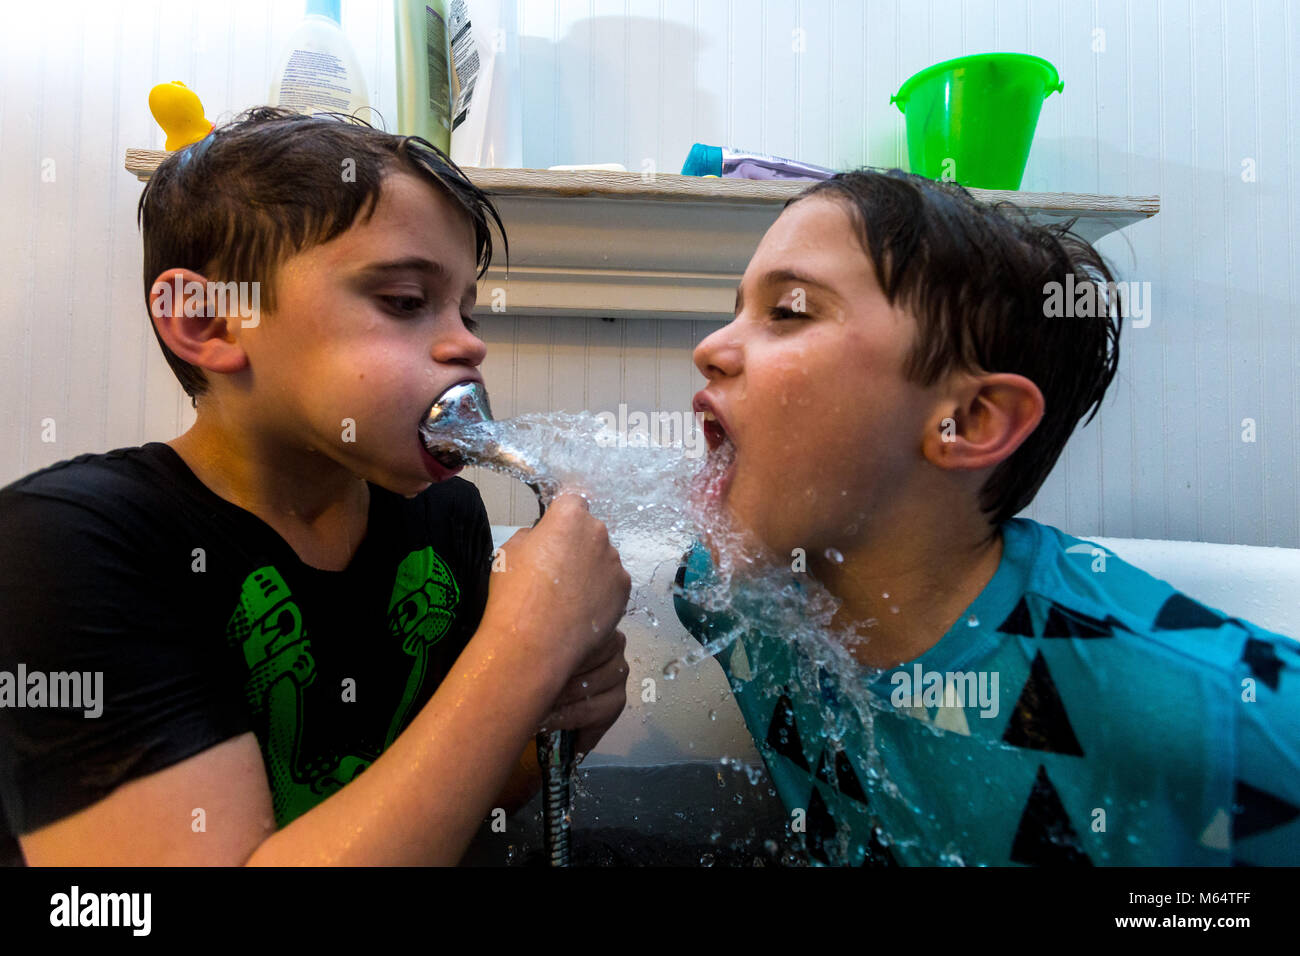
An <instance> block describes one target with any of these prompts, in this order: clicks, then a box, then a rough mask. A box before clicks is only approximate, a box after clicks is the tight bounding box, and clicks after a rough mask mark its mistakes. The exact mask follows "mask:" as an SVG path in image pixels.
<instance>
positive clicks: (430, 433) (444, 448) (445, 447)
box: [420, 382, 545, 502]
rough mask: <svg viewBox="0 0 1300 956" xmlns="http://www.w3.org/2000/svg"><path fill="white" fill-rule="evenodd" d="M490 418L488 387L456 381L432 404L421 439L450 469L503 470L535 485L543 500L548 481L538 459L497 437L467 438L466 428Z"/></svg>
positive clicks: (535, 489)
mask: <svg viewBox="0 0 1300 956" xmlns="http://www.w3.org/2000/svg"><path fill="white" fill-rule="evenodd" d="M490 421H493V418H492V406H491V405H490V404H489V403H488V393H487V388H486V386H484V384H483V383H482V382H457V383H456V384H455V385H453V386H451V387H450V388H448V389H447V390H446V391H445V392H443V393H442V394H441V395H439V396H438V397H437V398H436V399H434V402H433V404H432V405H431V406H429V411H428V412H427V413H426V414H425V416H424V421H423V422H421V423H420V439H421V440H422V441H423V442H424V447H425V448H427V449H428V450H429V454H430V455H432V456H433V457H434V458H435V459H437V460H438V461H439V462H441V463H442V464H444V465H446V466H448V467H449V468H456V467H459V466H461V465H482V466H483V467H485V468H491V469H492V470H494V471H500V472H504V473H505V474H507V475H511V476H513V477H515V478H518V479H519V480H520V481H522V482H524V483H525V484H526V485H528V486H529V487H530V488H532V489H533V491H534V492H536V493H537V495H538V497H539V502H540V499H541V497H542V494H543V492H542V490H540V489H541V486H542V485H544V484H545V482H543V481H542V479H541V478H540V477H539V475H540V473H541V469H540V467H539V465H538V463H537V462H535V461H533V460H532V459H530V458H529V457H527V456H526V455H524V454H523V452H521V451H519V450H518V449H516V448H511V447H508V446H506V445H503V444H501V442H500V441H498V440H497V439H496V438H495V437H494V436H484V437H483V438H482V440H479V441H473V442H467V441H466V439H465V431H466V429H471V428H472V427H473V426H475V425H481V424H483V423H484V422H490ZM470 445H472V446H473V447H468V446H470Z"/></svg>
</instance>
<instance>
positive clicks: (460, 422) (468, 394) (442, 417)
mask: <svg viewBox="0 0 1300 956" xmlns="http://www.w3.org/2000/svg"><path fill="white" fill-rule="evenodd" d="M490 421H492V406H491V405H490V404H489V403H488V393H487V389H486V388H485V387H484V386H483V383H482V382H457V383H456V384H455V385H453V386H451V387H450V388H448V389H447V390H446V391H445V392H443V393H442V394H441V395H439V396H438V397H437V398H436V399H434V402H433V404H432V405H431V406H430V407H429V411H428V412H427V413H425V416H424V421H423V422H421V423H420V438H421V440H423V442H424V447H425V448H427V449H428V450H429V454H430V455H432V456H433V457H434V458H436V459H437V460H438V461H439V462H441V463H442V464H444V465H446V466H448V467H449V468H456V467H459V466H461V465H465V464H468V463H469V462H468V460H467V458H466V456H465V455H464V454H463V453H462V452H461V450H460V449H459V448H457V446H456V445H454V444H453V443H452V442H451V440H450V439H451V438H452V437H453V436H455V435H456V433H457V432H459V431H460V430H461V429H463V428H464V427H465V426H466V425H477V424H480V423H481V422H490Z"/></svg>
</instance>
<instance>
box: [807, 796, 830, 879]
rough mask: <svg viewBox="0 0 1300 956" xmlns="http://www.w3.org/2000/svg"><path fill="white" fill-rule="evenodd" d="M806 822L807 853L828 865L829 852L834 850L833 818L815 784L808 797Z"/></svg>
mask: <svg viewBox="0 0 1300 956" xmlns="http://www.w3.org/2000/svg"><path fill="white" fill-rule="evenodd" d="M807 823H808V855H809V856H811V857H812V858H813V859H815V860H819V861H821V862H822V863H825V864H827V865H829V864H830V862H831V853H832V852H834V850H835V833H836V830H835V820H834V819H833V818H832V817H831V812H830V810H828V809H827V808H826V801H825V800H823V799H822V795H821V792H820V791H819V790H818V789H817V785H816V784H813V789H812V796H811V797H809V798H808V820H807Z"/></svg>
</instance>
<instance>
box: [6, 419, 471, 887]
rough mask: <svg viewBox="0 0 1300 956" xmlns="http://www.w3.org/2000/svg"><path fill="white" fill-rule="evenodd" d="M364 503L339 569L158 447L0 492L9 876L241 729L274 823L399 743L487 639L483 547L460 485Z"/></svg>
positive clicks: (377, 493) (88, 460)
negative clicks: (464, 653) (26, 858)
mask: <svg viewBox="0 0 1300 956" xmlns="http://www.w3.org/2000/svg"><path fill="white" fill-rule="evenodd" d="M369 488H370V513H369V523H368V525H367V531H366V535H365V538H364V539H363V540H362V542H361V544H360V546H359V548H358V550H357V552H356V554H355V556H354V557H353V559H352V562H351V563H350V564H349V566H348V567H347V569H346V570H344V571H323V570H320V569H317V568H312V567H309V566H308V565H306V564H304V563H303V562H302V561H300V560H299V559H298V557H297V555H296V554H295V553H294V551H293V549H292V548H290V547H289V545H288V544H287V543H286V542H285V541H284V539H283V538H281V537H280V535H279V534H277V533H276V532H275V531H274V530H273V529H272V528H271V527H270V526H269V525H267V524H266V523H265V522H263V521H262V520H261V519H260V518H258V517H257V516H255V515H253V514H252V513H251V512H248V511H245V510H244V509H242V508H239V507H237V506H236V505H233V504H231V503H230V502H228V501H225V500H224V499H222V498H220V497H218V496H217V495H216V494H215V493H213V492H212V491H211V490H210V489H209V488H207V486H205V485H204V484H203V483H202V482H201V481H199V479H198V478H197V476H195V474H194V473H193V472H192V471H191V470H190V469H189V467H188V466H187V465H186V464H185V462H184V460H183V459H182V458H181V457H180V456H179V455H178V454H177V453H176V452H175V451H174V450H173V449H172V448H171V447H170V446H168V445H165V444H161V443H158V442H150V443H149V444H146V445H144V446H143V447H140V448H120V449H116V450H114V451H110V452H106V453H104V454H90V455H80V456H78V457H76V458H73V459H71V460H69V461H63V462H59V463H58V464H55V465H52V466H50V467H48V468H45V469H43V470H41V471H38V472H35V473H33V474H31V475H28V476H27V477H25V478H22V479H20V480H19V481H16V482H14V483H13V484H11V485H9V486H7V487H5V488H3V489H0V863H9V864H21V863H22V855H21V853H20V851H19V846H18V842H17V840H16V839H15V836H16V835H17V834H22V833H29V832H31V831H32V830H35V829H37V828H39V827H41V826H44V825H46V824H48V823H51V822H53V821H55V820H58V819H60V818H61V817H64V816H66V815H68V814H71V813H73V812H75V811H77V810H80V809H83V808H85V807H87V806H89V805H91V804H93V803H95V802H96V801H98V800H100V799H102V798H103V797H105V796H107V795H108V794H109V793H110V792H112V791H113V790H114V789H115V788H116V787H118V786H120V785H121V784H123V783H125V782H127V781H128V780H131V779H133V778H136V777H141V776H144V775H146V774H150V773H154V772H156V771H158V770H162V769H164V768H165V767H168V766H170V765H172V764H175V763H177V762H179V761H181V760H184V759H185V758H187V757H191V756H193V755H195V754H197V753H200V752H201V751H203V750H206V749H207V748H209V747H212V746H214V745H216V744H219V743H221V742H222V741H225V740H229V739H231V738H232V737H236V736H239V735H241V734H243V733H246V732H248V731H250V730H251V731H253V732H254V733H255V734H256V735H257V739H258V743H259V744H260V746H261V750H262V757H263V762H264V764H265V767H266V771H267V777H268V780H269V781H270V786H271V795H272V799H273V803H274V807H275V816H276V823H277V825H278V826H281V827H283V826H285V825H286V824H287V823H289V822H290V821H291V820H293V819H294V818H296V817H297V816H299V815H300V814H302V813H304V812H306V811H307V810H309V809H311V808H312V807H313V806H315V805H316V804H318V803H319V802H320V801H322V800H324V799H325V798H326V797H328V796H329V795H330V794H332V793H334V792H336V791H337V790H338V789H339V788H341V787H342V786H343V785H345V784H346V783H348V782H349V781H350V780H352V779H353V778H354V777H355V776H356V775H357V774H358V773H360V772H361V771H363V770H364V769H366V767H368V766H369V765H370V763H371V762H373V761H374V760H375V758H377V757H378V756H379V754H380V753H382V752H383V751H384V749H386V748H387V747H388V746H389V745H390V744H391V743H392V741H393V739H394V738H395V737H396V736H397V735H398V734H399V733H400V732H401V731H402V730H403V729H404V728H405V727H406V726H407V725H408V724H409V723H410V721H411V720H412V719H413V718H414V716H415V715H416V713H418V712H419V710H420V708H421V707H422V706H423V705H424V704H425V703H426V702H427V701H428V700H429V698H430V697H431V696H432V694H433V692H434V690H435V689H436V688H437V686H438V685H439V684H440V683H441V682H442V680H443V678H444V677H445V676H446V674H447V672H448V671H449V670H450V668H451V666H452V664H453V663H454V662H455V660H456V657H457V655H458V654H459V653H460V651H461V649H462V648H463V647H464V646H465V644H466V643H467V642H468V640H469V639H470V637H471V636H472V635H473V633H474V631H475V629H476V628H477V627H478V623H479V619H480V618H481V617H482V614H483V608H484V605H485V604H486V602H487V589H488V574H489V570H490V567H491V553H492V536H491V531H490V528H489V525H488V519H487V513H486V511H485V510H484V508H483V502H482V499H481V498H480V497H479V494H478V490H477V489H476V488H475V487H474V486H473V485H471V484H470V483H469V482H466V481H463V480H461V479H459V478H453V479H450V480H448V481H445V482H441V483H438V484H434V485H432V486H430V487H429V488H428V489H426V490H425V491H424V492H423V493H421V494H420V495H417V496H416V497H414V498H410V499H407V498H403V497H402V496H401V495H397V494H394V493H393V492H390V491H387V490H385V489H383V488H380V487H378V486H376V485H374V484H370V486H369ZM97 675H102V676H97ZM97 682H98V688H99V689H98V690H97V689H96V687H97ZM96 711H98V713H97V714H96Z"/></svg>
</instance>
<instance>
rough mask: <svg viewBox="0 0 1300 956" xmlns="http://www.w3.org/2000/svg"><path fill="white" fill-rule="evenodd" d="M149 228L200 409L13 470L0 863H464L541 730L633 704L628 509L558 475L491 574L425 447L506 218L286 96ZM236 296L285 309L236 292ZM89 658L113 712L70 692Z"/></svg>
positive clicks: (165, 327)
mask: <svg viewBox="0 0 1300 956" xmlns="http://www.w3.org/2000/svg"><path fill="white" fill-rule="evenodd" d="M140 215H141V225H142V230H143V234H144V281H145V290H146V293H147V296H148V301H149V305H150V310H151V313H152V315H153V318H154V332H155V334H156V336H157V337H158V340H159V343H160V344H161V345H162V347H163V351H164V354H165V356H166V358H167V361H168V363H169V365H170V366H171V367H172V369H173V370H174V371H175V372H176V374H177V377H178V378H179V379H180V381H181V383H182V385H183V386H184V388H185V390H186V392H187V393H188V394H189V395H190V396H191V397H192V399H193V401H194V403H195V407H196V408H197V420H196V422H195V424H194V426H193V427H192V428H191V429H190V430H189V431H187V432H186V433H185V434H183V435H181V436H180V437H178V438H176V439H173V440H172V441H170V442H166V443H158V442H150V443H148V444H146V445H144V446H143V447H140V448H123V449H117V450H115V451H111V452H108V453H106V454H99V455H81V456H78V457H76V458H74V459H72V460H71V461H64V462H60V463H58V464H56V465H53V466H50V467H48V468H45V469H42V470H40V471H38V472H36V473H34V474H31V475H28V476H27V477H25V478H23V479H21V480H20V481H17V482H15V483H14V484H12V485H10V486H9V487H7V488H5V489H3V490H0V809H2V812H0V855H6V856H8V857H9V862H18V853H17V850H18V848H19V846H21V850H22V854H23V856H25V858H26V862H28V863H30V864H32V865H61V864H201V863H212V864H227V865H234V864H245V863H248V864H272V865H275V864H288V863H309V864H310V863H321V864H325V863H340V864H416V863H443V864H452V863H455V862H457V861H458V860H459V858H460V856H461V855H462V853H463V852H464V849H465V847H466V846H467V845H468V843H469V841H470V839H471V838H472V837H473V835H474V833H475V832H476V830H477V828H478V826H479V824H480V823H481V822H482V820H483V819H484V818H485V817H486V816H487V814H488V813H489V811H490V810H491V809H492V808H493V807H494V806H505V807H507V808H509V807H513V806H517V805H520V804H522V803H523V802H524V801H525V800H526V799H527V798H528V797H529V796H530V795H531V793H532V792H533V791H534V790H535V789H536V785H537V783H536V777H537V768H536V761H535V757H534V756H533V752H534V747H533V738H534V734H535V733H536V732H537V730H538V729H539V726H540V725H542V724H545V725H547V726H549V727H552V728H570V729H575V730H577V731H578V738H577V749H578V750H579V752H586V751H589V750H590V749H591V747H592V746H593V745H594V744H595V743H596V741H597V740H599V739H600V737H601V735H602V734H603V733H604V732H605V731H606V730H607V729H608V728H609V727H610V726H611V725H612V724H613V722H614V721H615V720H616V719H617V717H618V715H619V713H620V712H621V711H622V708H623V706H624V703H625V691H624V687H623V685H624V681H625V679H626V674H627V664H626V661H625V660H624V657H623V646H624V640H623V637H622V635H621V634H620V633H619V632H618V631H617V630H616V629H615V628H616V626H617V624H618V621H619V619H620V617H621V616H622V614H623V612H624V610H625V609H626V603H627V597H628V593H629V587H630V580H629V578H628V576H627V574H626V572H625V571H623V569H622V566H621V564H620V562H619V559H618V555H617V553H616V552H615V551H614V549H613V548H612V547H611V545H610V543H609V539H608V536H607V535H606V532H605V529H604V527H603V525H601V524H600V522H598V521H596V520H595V519H594V518H592V517H591V515H590V514H589V513H587V511H586V509H585V507H584V505H583V503H582V501H581V499H579V498H577V497H576V496H572V495H562V496H560V497H559V498H557V499H556V501H555V503H554V504H553V506H552V507H551V508H550V509H549V510H548V512H547V515H546V517H545V519H543V520H542V521H541V522H540V523H539V524H538V525H537V527H536V528H534V529H532V530H531V531H526V532H520V533H519V534H518V535H516V536H515V537H514V538H512V539H511V541H509V542H507V544H506V545H505V546H504V548H503V552H504V553H503V555H501V556H499V557H498V558H497V560H496V562H495V566H496V567H497V568H498V569H499V573H494V574H490V573H489V569H490V568H491V567H493V564H494V562H493V561H492V542H491V536H490V533H489V527H488V520H487V515H486V513H485V511H484V508H483V504H482V501H481V500H480V498H479V496H478V493H477V491H476V489H475V488H474V487H473V486H472V485H470V484H469V483H467V482H465V481H463V480H461V479H459V478H455V477H454V476H453V472H451V471H448V470H447V469H445V468H443V467H442V466H441V465H440V464H438V463H437V462H436V461H434V460H433V459H432V458H431V457H430V456H429V455H428V453H427V452H426V451H425V450H424V448H423V446H422V445H421V443H420V441H419V438H418V434H417V426H418V425H419V422H420V420H421V418H422V417H423V414H424V413H425V411H426V410H427V409H428V407H429V405H430V404H431V403H432V401H433V400H434V399H435V398H436V397H437V396H438V395H439V394H440V393H441V392H442V391H443V390H445V389H446V388H447V387H448V386H450V385H452V384H454V383H456V382H460V381H473V380H481V377H480V375H479V372H478V366H479V365H480V363H481V362H482V360H483V357H484V352H485V346H484V345H483V343H482V341H480V340H479V339H478V338H477V337H476V336H475V335H474V333H473V329H474V323H473V320H472V319H471V318H470V317H469V316H470V312H471V311H472V309H473V306H474V300H475V296H476V278H477V277H478V276H481V275H482V272H483V271H485V270H486V268H487V265H488V263H489V261H490V258H491V254H492V243H491V235H490V232H489V219H491V220H494V221H495V222H496V223H497V225H498V227H499V226H500V219H499V218H498V217H497V214H496V211H495V209H494V208H493V207H492V205H491V203H490V201H489V200H488V199H487V197H486V196H485V195H484V194H483V193H482V192H480V191H479V190H478V189H477V188H476V187H474V185H473V184H472V183H470V182H469V180H468V179H466V178H465V177H464V175H463V174H462V173H461V172H460V170H459V169H457V168H456V167H454V166H453V165H452V164H450V162H449V161H448V160H447V159H446V157H444V156H443V155H442V154H440V153H438V152H437V151H436V150H433V149H432V148H431V147H429V146H428V144H426V143H424V142H423V141H421V140H413V139H409V138H404V137H399V136H394V135H390V134H387V133H383V132H381V131H378V130H374V129H371V128H369V127H368V126H365V125H364V124H359V123H351V122H340V121H338V120H335V119H329V118H319V117H317V118H308V117H303V116H298V115H295V114H292V113H286V112H281V111H277V110H270V109H259V110H253V111H250V112H249V113H248V114H245V116H243V117H240V118H239V119H237V120H236V121H235V122H234V123H232V124H230V125H228V126H225V127H222V128H219V129H217V130H216V131H214V132H213V133H212V134H210V135H209V136H208V137H206V138H205V139H203V140H201V141H199V142H198V143H197V144H195V145H193V146H191V147H189V148H187V149H185V150H181V151H179V152H178V153H176V154H173V155H172V156H170V157H169V158H168V159H167V160H166V161H165V162H164V163H163V164H162V165H161V166H160V167H159V169H158V171H157V172H156V174H155V175H154V177H153V178H152V180H151V182H150V183H149V185H148V186H147V188H146V190H145V193H144V195H143V196H142V198H141V203H140ZM476 266H477V267H478V268H477V269H476ZM231 282H233V283H256V284H255V285H253V286H252V289H253V290H254V294H253V295H247V296H245V297H244V298H243V299H240V300H239V301H241V302H248V301H253V302H257V303H258V304H259V306H260V308H259V309H258V310H257V311H255V312H254V313H253V314H251V315H235V314H233V312H232V311H231V310H230V309H229V308H226V309H214V308H213V307H212V303H213V301H214V300H215V299H216V295H215V292H217V291H220V287H219V286H217V285H216V284H217V283H231ZM227 288H228V289H233V288H235V287H233V286H232V287H227ZM240 291H245V288H242V287H241V288H240ZM177 293H179V294H177ZM225 301H226V302H227V303H231V302H234V301H236V299H235V298H234V297H233V296H230V297H227V298H226V299H225ZM196 303H198V304H197V305H196ZM20 670H21V672H22V673H23V674H24V675H26V676H25V680H24V681H23V686H18V684H17V681H16V679H15V678H14V677H11V679H10V681H9V682H8V690H9V695H8V699H6V696H5V690H6V687H5V682H4V681H3V673H4V672H6V671H7V672H9V674H10V675H17V674H18V673H19V672H20ZM82 674H90V675H95V674H100V675H102V698H103V699H102V700H101V701H99V702H98V706H99V708H100V710H101V713H100V715H99V716H97V717H89V716H87V711H86V709H85V708H84V707H82V708H75V709H74V708H72V707H69V706H66V705H67V704H68V699H67V694H66V693H61V694H59V693H50V691H52V690H54V689H55V688H56V687H57V688H59V689H61V690H66V689H67V688H68V687H70V686H71V685H72V683H75V681H74V680H73V678H72V677H69V676H68V675H82ZM61 675H62V676H61ZM85 686H93V685H92V684H86V685H85ZM60 705H64V706H60Z"/></svg>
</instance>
